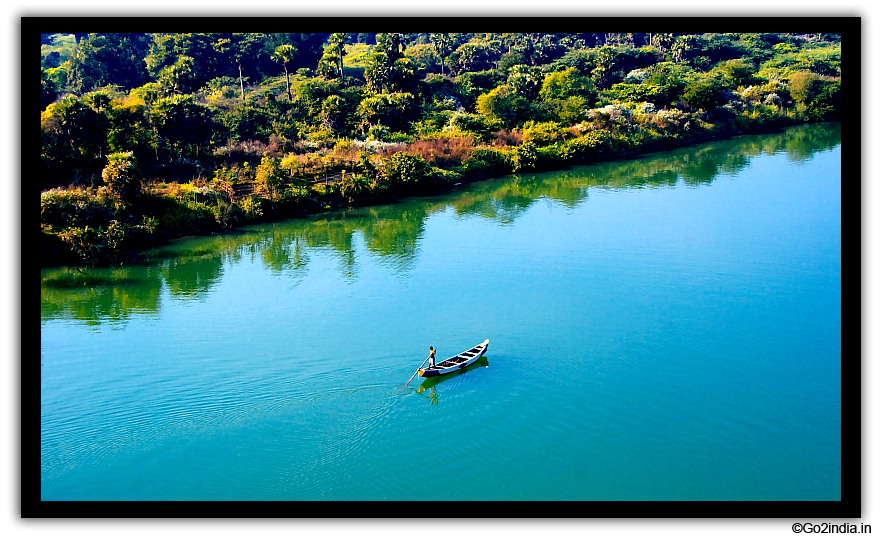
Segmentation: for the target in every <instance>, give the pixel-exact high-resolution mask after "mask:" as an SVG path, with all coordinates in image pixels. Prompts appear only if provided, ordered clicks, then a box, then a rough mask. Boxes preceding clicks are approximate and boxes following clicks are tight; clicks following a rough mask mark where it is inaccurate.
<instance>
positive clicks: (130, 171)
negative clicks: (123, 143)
mask: <svg viewBox="0 0 882 536" xmlns="http://www.w3.org/2000/svg"><path fill="white" fill-rule="evenodd" d="M107 159H108V163H107V166H105V168H104V171H102V172H101V178H103V179H104V182H105V183H107V187H108V188H109V189H110V191H111V192H113V193H114V194H116V195H117V196H118V197H119V198H120V199H123V200H130V199H134V198H135V197H137V196H138V195H140V194H141V169H140V168H139V167H138V161H137V159H136V158H135V157H134V155H133V154H132V153H131V152H125V153H112V154H110V155H109V156H108V157H107Z"/></svg>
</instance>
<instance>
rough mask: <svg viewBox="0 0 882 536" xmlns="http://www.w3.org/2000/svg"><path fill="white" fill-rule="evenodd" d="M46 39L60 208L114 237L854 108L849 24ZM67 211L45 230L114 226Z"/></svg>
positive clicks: (52, 179) (49, 183)
mask: <svg viewBox="0 0 882 536" xmlns="http://www.w3.org/2000/svg"><path fill="white" fill-rule="evenodd" d="M41 37H42V39H41V42H42V55H41V58H42V63H41V74H42V76H41V82H42V91H41V107H42V108H41V166H40V179H39V180H40V186H41V190H43V191H44V198H45V199H44V202H43V207H44V211H43V212H44V215H45V214H57V213H58V212H59V210H60V209H59V208H58V207H59V206H60V205H64V203H68V204H67V205H64V206H65V207H68V208H67V209H65V210H73V209H72V208H70V207H73V206H75V205H76V203H77V202H79V201H77V202H74V201H72V200H70V199H68V200H65V199H66V198H65V199H62V198H63V197H64V196H65V195H74V194H64V193H62V192H63V190H62V189H65V188H66V189H67V191H69V190H70V188H72V187H73V188H80V189H82V190H78V191H77V193H76V196H80V197H82V196H86V197H83V198H82V199H80V198H77V199H80V201H82V202H83V203H85V205H84V206H89V207H92V208H93V209H94V210H93V212H94V213H93V214H92V213H90V214H91V215H90V216H89V218H92V219H89V218H86V219H89V221H90V222H92V227H90V229H92V231H90V232H93V233H98V235H100V233H104V235H101V236H106V235H107V232H108V231H107V229H108V227H109V225H110V221H117V222H118V224H119V225H122V224H123V223H125V225H128V227H126V228H124V229H123V230H126V229H128V230H131V231H132V232H135V230H137V233H141V234H140V235H139V236H141V235H143V236H148V235H150V234H152V233H154V232H156V231H157V230H164V231H166V232H171V230H172V229H184V228H187V227H193V226H196V227H200V228H206V229H207V228H210V227H212V226H230V225H234V224H236V223H239V222H244V221H254V220H256V219H260V218H266V217H271V216H273V215H286V214H291V213H297V212H298V211H300V212H302V211H311V210H315V209H316V208H317V207H328V206H337V205H338V204H353V203H360V202H371V201H372V200H382V199H386V198H388V197H390V196H395V195H401V194H406V193H408V192H414V191H424V190H426V189H431V188H434V187H438V186H443V185H445V184H452V183H454V182H456V181H462V180H474V179H476V178H482V177H488V176H493V175H499V174H503V173H510V172H513V171H514V172H517V171H523V170H530V169H548V168H553V167H561V166H566V165H572V164H578V163H585V162H591V161H594V160H597V159H603V158H612V157H616V156H621V155H627V154H636V153H640V152H645V151H649V150H658V149H664V148H668V147H673V146H677V145H680V144H683V143H693V142H696V141H700V140H703V139H710V138H714V137H721V136H727V135H733V134H738V133H743V132H751V131H756V130H760V129H765V128H771V127H776V126H786V125H789V124H795V123H799V122H806V121H827V120H838V119H839V118H840V116H841V92H840V81H841V64H840V63H841V62H840V60H841V36H840V34H788V33H724V34H716V33H706V34H677V33H552V34H543V33H375V34H371V33H361V34H353V33H331V34H327V33H325V34H321V33H315V34H309V33H152V34H149V33H144V34H131V33H126V34H123V33H120V34H113V33H103V34H96V33H91V34H42V35H41ZM50 189H51V190H50ZM47 190H50V191H49V192H48V193H47V192H45V191H47ZM86 199H87V200H88V203H86V202H85V201H84V200H86ZM150 199H152V200H153V201H149V200H150ZM163 200H164V201H163ZM168 202H174V203H176V205H175V206H178V207H180V208H179V209H175V210H178V213H177V216H175V217H174V218H172V217H170V216H168V210H170V209H169V208H168V207H169V205H167V204H165V205H164V204H163V203H168ZM52 203H55V204H54V205H53V204H52ZM71 203H73V204H71ZM151 203H152V205H150V204H151ZM147 205H150V208H149V209H148V208H147ZM99 206H100V207H104V208H101V209H99V208H98V207H99ZM160 206H161V207H165V208H157V207H160ZM47 207H49V208H48V209H47ZM157 210H160V211H163V210H164V211H165V212H162V213H161V214H159V213H157V212H156V211H157ZM126 211H128V212H126ZM102 215H103V216H102ZM102 218H103V219H102ZM114 218H117V219H114ZM119 218H122V219H119ZM62 220H63V221H62ZM62 220H59V221H56V222H55V223H52V222H50V220H49V219H47V218H44V221H43V224H44V225H43V228H44V234H45V233H48V235H51V236H52V237H54V238H53V240H56V241H57V240H61V241H62V242H64V243H65V244H68V245H69V246H70V245H71V244H74V245H75V244H81V245H82V244H85V243H87V242H89V240H92V239H95V237H94V236H93V237H92V239H86V238H88V237H86V238H83V237H84V236H86V234H88V233H85V231H78V232H79V235H76V232H74V235H76V236H73V235H69V233H71V232H73V231H71V229H82V228H83V227H82V226H79V227H78V226H77V224H76V223H75V220H76V218H74V217H71V218H67V219H66V220H65V219H64V218H62ZM84 221H85V220H84ZM72 222H73V223H72ZM120 222H122V223H120ZM145 222H147V223H145ZM151 222H152V223H151ZM119 225H117V228H116V231H115V232H117V233H119V232H120V228H119ZM191 230H192V229H191ZM65 233H68V234H65ZM84 233H85V234H84ZM98 235H96V236H98ZM78 240H79V242H78ZM83 240H85V242H84V241H83ZM95 240H97V239H95ZM93 241H94V240H93ZM130 243H132V242H131V241H130ZM106 244H109V242H106V240H105V245H106ZM70 247H73V248H74V249H75V250H76V249H77V248H76V247H74V246H70ZM82 247H85V246H82ZM82 247H81V248H80V250H81V251H80V252H81V253H82V251H84V250H82ZM113 249H114V248H113V247H110V246H108V248H107V250H108V251H109V250H113ZM94 253H95V251H92V252H91V253H88V254H85V253H83V256H84V257H86V256H88V255H92V254H94Z"/></svg>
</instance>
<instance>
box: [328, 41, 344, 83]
mask: <svg viewBox="0 0 882 536" xmlns="http://www.w3.org/2000/svg"><path fill="white" fill-rule="evenodd" d="M348 40H349V37H348V36H347V35H346V34H345V33H333V34H331V37H329V38H328V43H329V44H330V45H331V46H330V47H328V48H329V50H328V51H329V52H331V51H333V52H336V54H337V57H338V58H339V59H340V81H341V82H342V83H343V87H346V77H345V76H344V75H343V55H344V54H345V53H346V47H345V46H344V45H345V44H346V41H348Z"/></svg>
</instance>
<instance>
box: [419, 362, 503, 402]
mask: <svg viewBox="0 0 882 536" xmlns="http://www.w3.org/2000/svg"><path fill="white" fill-rule="evenodd" d="M489 366H490V362H489V361H488V360H487V355H486V354H485V355H482V356H481V357H479V358H478V360H477V361H475V362H474V363H472V364H471V365H469V366H467V367H466V368H464V369H462V370H457V371H456V372H451V373H450V374H445V375H443V376H432V377H430V378H426V379H425V381H423V383H421V384H420V386H419V387H418V388H417V394H420V395H423V396H425V397H426V398H428V399H429V400H430V401H431V403H432V404H438V403H440V402H441V399H440V398H438V391H437V390H436V389H435V387H436V386H437V385H438V384H439V383H443V382H446V381H447V380H450V379H453V378H455V377H457V376H460V375H462V374H468V373H469V372H471V371H473V370H477V369H479V368H481V367H489ZM427 392H428V393H427ZM426 393H427V394H426Z"/></svg>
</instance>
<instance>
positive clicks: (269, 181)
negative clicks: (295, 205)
mask: <svg viewBox="0 0 882 536" xmlns="http://www.w3.org/2000/svg"><path fill="white" fill-rule="evenodd" d="M287 175H288V174H287V173H286V172H285V170H284V169H282V166H281V165H280V164H279V161H278V160H277V159H275V158H273V157H272V156H270V155H269V154H264V155H263V158H262V159H261V160H260V165H259V166H257V171H256V173H255V181H256V182H257V192H258V193H260V194H263V195H266V196H268V197H269V198H270V200H271V201H273V203H275V202H276V201H278V200H279V199H281V196H282V193H283V192H284V190H285V185H286V182H287Z"/></svg>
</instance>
